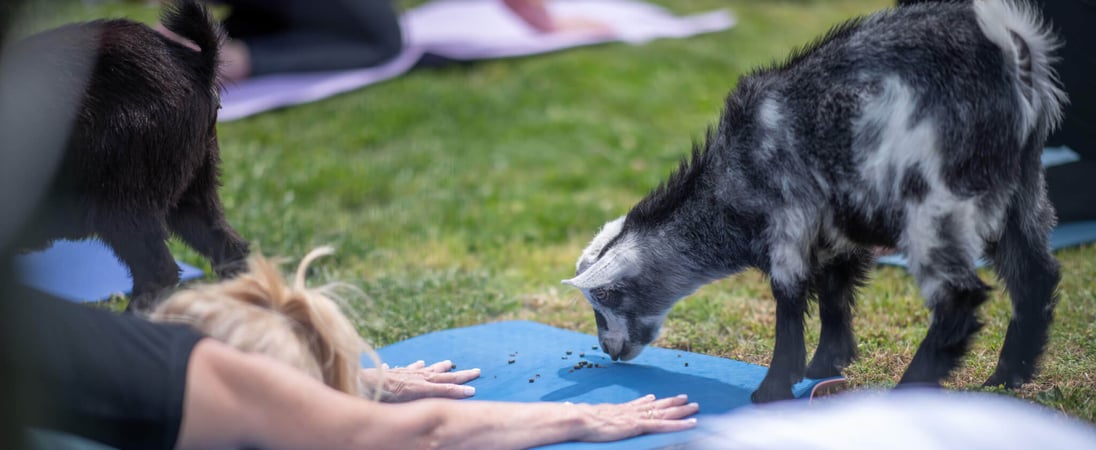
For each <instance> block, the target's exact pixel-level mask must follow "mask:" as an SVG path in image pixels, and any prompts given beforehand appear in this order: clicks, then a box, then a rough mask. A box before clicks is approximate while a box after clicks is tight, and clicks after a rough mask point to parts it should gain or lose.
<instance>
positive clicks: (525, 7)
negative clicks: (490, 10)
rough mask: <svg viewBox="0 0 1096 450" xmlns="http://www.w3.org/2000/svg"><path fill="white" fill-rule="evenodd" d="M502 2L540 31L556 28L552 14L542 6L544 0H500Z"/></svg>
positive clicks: (549, 30) (546, 31)
mask: <svg viewBox="0 0 1096 450" xmlns="http://www.w3.org/2000/svg"><path fill="white" fill-rule="evenodd" d="M502 3H504V4H506V7H507V8H510V11H512V12H513V13H514V14H517V15H518V17H520V18H521V20H524V21H525V23H527V24H529V26H531V27H533V29H535V30H537V31H539V32H541V33H549V32H552V31H555V30H556V27H555V24H554V23H553V21H552V16H551V14H549V13H548V8H547V7H545V6H544V0H502Z"/></svg>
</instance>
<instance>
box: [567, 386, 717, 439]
mask: <svg viewBox="0 0 1096 450" xmlns="http://www.w3.org/2000/svg"><path fill="white" fill-rule="evenodd" d="M688 402H689V397H688V396H686V395H678V396H676V397H669V398H663V399H658V400H656V399H655V396H654V395H646V396H643V397H640V398H638V399H635V400H632V401H630V402H628V403H621V404H601V405H586V404H577V405H571V406H574V407H576V408H582V412H583V413H584V414H583V416H584V422H585V426H586V429H587V433H586V434H585V435H584V436H582V437H581V438H580V439H579V440H582V441H586V442H606V441H615V440H619V439H625V438H629V437H632V436H638V435H641V434H648V433H667V432H671V431H681V430H687V429H690V428H693V427H695V426H696V419H695V418H694V419H685V420H682V419H684V418H685V417H688V416H691V415H693V414H696V412H697V411H699V410H700V406H699V405H698V404H696V403H688Z"/></svg>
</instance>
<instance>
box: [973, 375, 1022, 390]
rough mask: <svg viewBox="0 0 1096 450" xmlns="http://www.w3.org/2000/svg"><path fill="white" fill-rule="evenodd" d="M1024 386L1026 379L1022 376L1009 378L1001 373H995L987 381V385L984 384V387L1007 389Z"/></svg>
mask: <svg viewBox="0 0 1096 450" xmlns="http://www.w3.org/2000/svg"><path fill="white" fill-rule="evenodd" d="M1023 384H1024V379H1023V377H1021V376H1018V375H1015V376H1009V375H1002V374H1001V373H1000V372H994V373H993V375H990V377H989V378H988V379H986V382H985V383H982V386H984V387H1003V388H1005V389H1018V388H1019V387H1020V386H1022V385H1023Z"/></svg>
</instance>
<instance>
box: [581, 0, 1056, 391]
mask: <svg viewBox="0 0 1096 450" xmlns="http://www.w3.org/2000/svg"><path fill="white" fill-rule="evenodd" d="M1054 48H1055V40H1054V37H1053V36H1052V35H1051V34H1050V31H1049V30H1048V27H1047V26H1045V25H1044V24H1043V23H1042V21H1041V19H1040V17H1039V15H1038V14H1036V13H1035V12H1034V11H1033V10H1032V9H1031V7H1029V6H1027V5H1026V4H1024V3H1020V2H1014V1H1009V0H976V1H975V2H973V4H969V3H967V4H955V3H948V4H924V5H911V6H907V7H900V8H894V9H889V10H884V11H881V12H878V13H876V14H873V15H870V16H866V17H862V18H858V19H854V20H851V21H849V22H846V23H844V24H842V25H839V26H837V27H836V28H834V29H833V30H832V31H830V32H829V33H828V34H826V35H825V36H823V37H822V38H821V39H819V40H818V41H816V42H815V43H813V44H812V45H809V46H808V47H806V48H805V49H803V50H801V51H798V52H795V53H794V54H793V55H792V56H791V57H790V58H789V59H788V60H787V61H785V62H784V63H782V64H778V65H775V66H773V67H768V68H763V69H760V70H757V71H755V72H753V73H751V74H749V75H747V76H745V77H743V78H742V79H741V80H740V81H739V83H738V86H737V88H736V89H735V90H734V91H733V92H732V93H731V95H730V96H729V97H728V99H727V102H726V105H725V108H724V111H723V114H722V117H721V119H720V121H719V125H718V126H717V127H716V129H715V130H714V131H710V132H709V133H708V136H707V141H706V142H705V144H704V145H703V146H702V147H699V148H696V149H694V151H693V155H692V158H691V160H689V161H683V162H682V165H681V168H680V169H678V170H677V172H676V173H674V174H673V175H672V176H671V177H670V178H669V180H668V181H667V182H665V183H664V184H662V185H661V186H659V187H658V188H657V189H655V190H654V191H653V192H651V193H650V194H649V195H648V196H647V197H646V198H644V199H643V200H642V201H640V202H639V203H638V204H637V205H636V206H635V207H633V208H632V210H631V211H629V213H628V214H627V215H626V216H625V217H623V218H621V219H617V220H615V221H612V222H610V223H609V224H608V225H607V226H605V227H604V228H603V230H602V231H601V233H599V234H598V236H597V237H596V238H595V239H594V240H593V242H592V243H591V244H590V246H589V247H588V248H587V249H586V250H585V251H584V252H583V254H582V256H581V258H580V259H579V261H578V264H577V266H578V267H577V269H578V270H577V274H576V276H575V278H573V279H570V280H566V281H565V283H567V284H570V285H572V286H575V287H578V288H580V289H581V290H582V291H583V293H584V294H585V295H586V297H587V298H588V300H590V303H591V304H592V305H593V308H594V311H595V318H596V319H597V323H598V331H599V336H600V339H601V344H602V348H603V349H604V350H605V351H606V352H608V353H609V355H610V356H612V357H613V358H615V359H624V360H627V359H630V358H633V357H635V356H636V355H637V354H638V353H639V352H640V351H641V350H642V348H643V346H644V345H646V344H648V343H650V342H651V341H652V340H653V339H654V338H655V337H656V336H657V334H658V330H659V327H660V326H661V324H662V321H663V319H664V318H665V316H666V314H667V313H668V311H669V310H670V308H671V307H672V305H673V304H674V303H675V302H676V301H677V300H679V299H681V298H683V297H685V296H687V295H689V294H691V293H692V292H693V291H695V290H696V289H697V288H698V287H700V286H701V285H703V284H706V283H709V282H711V281H713V280H716V279H719V278H722V277H725V276H727V275H730V274H733V273H736V272H738V271H741V270H743V269H745V268H748V267H755V268H759V269H761V270H762V271H764V272H765V273H766V274H768V275H769V277H770V280H771V285H772V290H773V295H774V297H775V298H776V302H777V303H776V316H777V317H776V346H775V349H774V353H773V359H772V363H771V365H770V367H769V372H768V374H767V376H766V377H765V379H764V381H763V382H762V384H761V386H760V387H759V388H758V390H757V391H756V392H754V394H753V399H754V400H755V401H770V400H777V399H783V398H789V397H791V395H792V393H791V386H792V384H793V383H795V382H796V381H798V380H799V379H801V378H802V377H803V376H804V374H806V376H809V377H812V378H821V377H828V376H834V375H838V374H839V373H840V370H841V369H842V368H844V367H845V366H846V365H847V364H848V363H849V362H850V361H851V360H852V359H853V358H854V356H855V351H856V344H855V340H854V337H853V332H852V328H851V314H852V309H853V304H854V293H855V290H856V288H857V287H858V286H859V285H860V284H862V283H863V282H864V280H865V277H866V273H867V271H868V270H869V269H870V267H871V266H872V264H873V258H872V248H873V247H876V246H887V247H897V248H898V249H900V250H902V251H904V252H905V254H906V255H907V256H908V257H909V261H910V268H911V271H912V273H913V275H914V277H915V278H916V280H917V282H918V283H919V284H920V287H921V293H922V295H923V296H924V299H925V304H926V306H927V307H928V308H930V309H931V310H932V322H931V325H930V327H929V330H928V334H927V336H926V337H925V339H924V340H923V341H922V343H921V346H920V348H919V349H918V351H917V353H916V355H915V356H914V358H913V361H912V362H911V363H910V366H909V368H908V369H907V371H906V373H905V375H904V376H903V377H902V380H901V381H902V382H903V383H939V382H940V381H941V380H942V379H943V378H945V377H946V376H947V375H948V374H949V373H950V372H951V371H952V369H954V368H955V367H956V365H957V364H958V363H959V360H960V359H961V357H962V356H963V354H964V353H965V352H966V350H967V346H968V344H969V342H970V339H971V336H972V335H973V334H974V333H975V332H976V331H977V330H978V329H979V328H980V327H981V323H980V322H979V320H978V319H977V317H976V310H977V308H978V306H979V305H981V304H982V303H983V302H984V301H985V300H986V298H987V291H988V289H989V288H988V287H987V286H986V285H985V284H984V283H983V282H982V281H981V280H980V279H979V277H978V275H977V273H976V272H975V268H974V261H975V260H976V259H977V258H978V257H979V256H982V255H983V254H984V255H986V256H988V257H989V259H990V260H991V261H992V262H993V264H994V266H995V269H996V271H997V273H998V275H999V276H1000V278H1001V279H1002V280H1003V281H1004V282H1005V284H1006V285H1007V286H1008V291H1009V294H1010V295H1011V298H1012V303H1013V315H1012V321H1011V323H1010V324H1009V328H1008V332H1007V336H1006V338H1005V343H1004V346H1003V348H1002V350H1001V355H1000V360H999V362H998V365H997V371H996V372H995V373H994V374H993V376H991V377H990V378H989V380H988V381H987V382H986V383H987V384H989V385H1001V384H1004V385H1006V386H1009V387H1014V386H1018V385H1020V384H1022V383H1024V382H1026V381H1028V380H1030V379H1031V378H1032V376H1033V374H1034V372H1035V365H1036V362H1037V358H1038V357H1039V356H1040V354H1041V353H1042V351H1043V348H1044V346H1045V344H1046V341H1047V331H1048V327H1049V324H1050V321H1051V317H1052V312H1053V309H1054V305H1055V302H1056V299H1055V294H1054V291H1055V288H1056V286H1057V283H1058V279H1059V273H1058V264H1057V262H1056V261H1055V259H1054V258H1053V256H1052V255H1051V254H1050V252H1049V250H1048V246H1047V237H1048V234H1049V232H1050V230H1051V228H1052V227H1053V225H1054V212H1053V209H1052V207H1051V205H1050V203H1049V202H1048V201H1047V198H1046V193H1045V186H1044V181H1043V171H1042V167H1041V165H1040V161H1039V156H1040V152H1041V150H1042V147H1043V142H1044V140H1045V139H1046V136H1047V134H1048V133H1049V132H1050V131H1051V130H1052V129H1053V128H1055V127H1056V126H1057V124H1058V122H1059V120H1060V118H1061V110H1062V104H1063V102H1065V101H1066V98H1065V95H1064V93H1063V92H1062V91H1061V90H1060V89H1059V88H1058V83H1057V80H1056V76H1055V74H1054V72H1053V70H1052V68H1051V66H1050V62H1051V60H1052V56H1051V53H1052V51H1053V49H1054ZM809 298H814V299H817V301H818V304H819V317H820V319H821V322H822V334H821V337H820V342H819V347H818V350H817V351H816V352H815V354H814V357H813V359H812V361H811V362H810V364H809V365H805V359H806V350H805V348H804V342H803V320H804V314H805V313H806V311H807V301H808V299H809Z"/></svg>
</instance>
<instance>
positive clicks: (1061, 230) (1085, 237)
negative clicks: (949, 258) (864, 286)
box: [878, 221, 1096, 267]
mask: <svg viewBox="0 0 1096 450" xmlns="http://www.w3.org/2000/svg"><path fill="white" fill-rule="evenodd" d="M1089 242H1096V221H1087V222H1066V223H1060V224H1058V226H1057V227H1056V228H1054V231H1052V232H1051V233H1050V249H1051V250H1061V249H1063V248H1069V247H1076V246H1078V245H1082V244H1087V243H1089ZM878 262H879V264H883V265H888V266H899V267H906V266H907V263H908V262H907V261H906V256H905V255H902V254H893V255H886V256H882V257H880V258H879V261H878ZM977 265H978V267H985V266H986V265H987V262H986V260H984V259H979V260H978V262H977Z"/></svg>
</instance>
